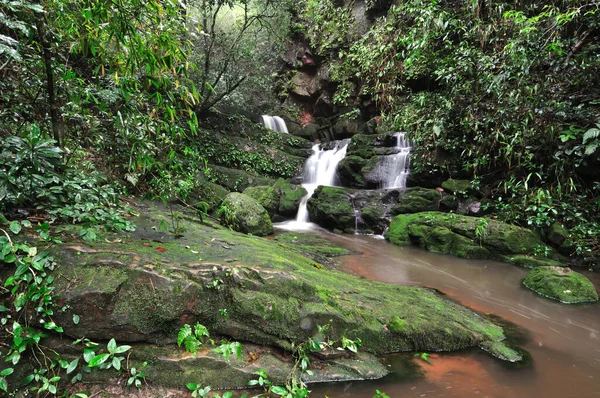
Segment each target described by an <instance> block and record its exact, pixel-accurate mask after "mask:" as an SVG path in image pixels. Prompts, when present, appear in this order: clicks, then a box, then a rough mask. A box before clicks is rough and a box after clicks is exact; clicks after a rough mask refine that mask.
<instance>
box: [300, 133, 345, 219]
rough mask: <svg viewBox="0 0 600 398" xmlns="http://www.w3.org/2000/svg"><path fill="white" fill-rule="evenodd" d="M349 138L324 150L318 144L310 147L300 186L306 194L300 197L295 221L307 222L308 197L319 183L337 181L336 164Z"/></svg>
mask: <svg viewBox="0 0 600 398" xmlns="http://www.w3.org/2000/svg"><path fill="white" fill-rule="evenodd" d="M349 142H350V140H349V139H347V140H343V141H339V142H338V143H337V144H336V145H335V147H334V148H333V149H330V150H324V149H320V148H319V144H315V145H313V147H312V155H310V157H309V158H308V160H307V161H306V165H305V166H304V174H303V177H304V179H303V182H302V187H303V188H304V189H306V191H307V192H308V195H306V196H305V197H303V198H302V201H301V202H300V207H299V208H298V214H297V215H296V222H298V223H308V222H309V217H308V208H307V203H308V199H310V197H311V196H312V195H313V193H314V192H315V190H316V189H317V187H318V186H319V185H327V186H335V185H336V183H337V182H338V181H337V174H336V171H337V166H338V163H340V161H341V160H342V159H344V157H346V150H347V149H348V143H349Z"/></svg>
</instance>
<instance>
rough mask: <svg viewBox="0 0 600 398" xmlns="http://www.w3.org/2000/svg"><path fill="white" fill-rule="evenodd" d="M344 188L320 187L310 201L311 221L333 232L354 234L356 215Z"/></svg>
mask: <svg viewBox="0 0 600 398" xmlns="http://www.w3.org/2000/svg"><path fill="white" fill-rule="evenodd" d="M349 199H350V198H349V196H348V192H347V191H346V190H345V189H344V188H339V187H325V186H319V187H318V188H317V189H316V190H315V192H314V194H313V195H312V196H311V198H310V199H309V200H308V213H309V214H310V220H311V221H313V222H315V223H317V224H319V225H321V226H323V227H325V228H328V229H331V230H336V229H337V230H340V231H344V232H349V233H351V232H354V226H355V213H354V208H353V207H352V204H351V203H350V200H349Z"/></svg>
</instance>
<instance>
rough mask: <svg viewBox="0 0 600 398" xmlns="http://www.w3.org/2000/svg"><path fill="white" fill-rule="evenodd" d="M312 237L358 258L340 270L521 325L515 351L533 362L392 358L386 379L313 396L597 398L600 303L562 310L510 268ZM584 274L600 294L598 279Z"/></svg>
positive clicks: (351, 239) (322, 389)
mask: <svg viewBox="0 0 600 398" xmlns="http://www.w3.org/2000/svg"><path fill="white" fill-rule="evenodd" d="M315 233H318V234H320V235H322V236H323V238H325V239H328V240H332V241H334V242H337V243H338V244H340V245H341V246H344V247H347V248H349V249H352V250H354V251H356V252H360V253H361V254H355V255H350V256H346V257H343V258H342V262H343V264H342V270H343V271H346V272H349V273H353V274H356V275H360V276H363V277H365V278H368V279H373V280H378V281H382V282H387V283H396V284H402V285H421V286H426V287H431V288H435V289H438V290H439V291H441V292H443V293H444V294H446V295H448V296H449V298H451V299H452V300H454V301H457V302H459V303H461V304H463V305H465V306H467V307H470V308H472V309H474V310H476V311H478V312H480V313H482V314H484V315H485V316H488V315H489V316H496V317H500V318H502V319H503V320H505V321H508V322H509V323H512V324H514V325H516V330H517V333H516V334H518V335H519V336H520V337H519V338H518V339H516V340H515V342H516V345H518V346H519V347H521V348H523V349H525V350H527V351H528V352H529V353H530V354H531V357H532V362H531V364H530V365H529V366H527V367H523V368H516V367H514V366H509V365H507V364H506V363H503V362H501V361H499V360H497V359H495V358H492V357H490V356H489V355H487V354H485V353H483V352H481V351H479V350H469V351H464V352H459V353H432V354H431V356H430V357H429V362H425V361H423V360H422V359H420V358H413V357H412V356H411V355H407V354H402V355H397V356H391V357H389V358H387V360H388V361H389V366H390V368H391V370H392V373H391V374H390V375H389V376H387V377H386V378H384V379H381V380H374V381H366V382H364V381H363V382H352V383H345V384H324V385H311V386H310V389H311V390H312V394H311V396H314V397H323V396H328V397H331V398H338V397H352V398H358V397H361V398H362V397H369V398H370V397H372V396H373V393H374V391H375V389H379V390H381V391H384V392H385V393H387V395H389V396H390V397H391V398H397V397H519V398H520V397H550V398H552V397H600V304H584V305H565V304H560V303H558V302H555V301H552V300H548V299H545V298H543V297H540V296H537V295H536V294H535V293H533V292H531V291H529V290H527V289H525V288H524V287H522V285H521V281H522V279H523V278H524V277H525V276H526V275H527V273H528V270H526V269H523V268H519V267H516V266H513V265H510V264H505V263H501V262H496V261H486V260H464V259H459V258H455V257H451V256H446V255H439V254H434V253H429V252H426V251H423V250H421V249H418V248H413V247H398V246H395V245H392V244H390V243H388V242H386V241H384V240H382V239H376V238H374V237H371V236H360V235H334V234H330V233H325V232H315ZM586 275H587V276H588V277H589V278H590V279H592V281H593V282H594V284H595V285H596V288H597V289H598V290H600V275H598V274H593V273H586ZM514 325H513V326H514ZM407 361H408V362H409V363H412V364H416V365H417V372H415V370H414V366H413V367H411V366H408V367H407V366H406V362H407Z"/></svg>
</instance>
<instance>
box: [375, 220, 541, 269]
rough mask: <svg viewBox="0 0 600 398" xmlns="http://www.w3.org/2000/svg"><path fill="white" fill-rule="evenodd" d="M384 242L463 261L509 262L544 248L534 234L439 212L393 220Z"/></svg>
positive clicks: (497, 223) (501, 223) (493, 221)
mask: <svg viewBox="0 0 600 398" xmlns="http://www.w3.org/2000/svg"><path fill="white" fill-rule="evenodd" d="M385 236H386V239H388V240H389V241H390V242H392V243H394V244H397V245H410V244H415V245H418V246H421V247H423V248H424V249H426V250H430V251H434V252H438V253H447V254H452V255H455V256H457V257H463V258H491V259H498V260H508V258H509V257H512V256H514V255H517V254H533V252H534V249H536V248H537V249H539V247H544V244H543V243H542V242H541V240H540V237H539V235H538V234H537V233H535V232H533V231H531V230H528V229H525V228H521V227H517V226H514V225H510V224H506V223H503V222H500V221H496V220H490V219H487V218H477V217H469V216H461V215H457V214H447V213H440V212H424V213H416V214H409V215H399V216H396V217H395V218H394V219H393V220H392V223H391V225H390V228H389V229H388V231H387V233H386V235H385Z"/></svg>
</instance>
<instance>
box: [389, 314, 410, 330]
mask: <svg viewBox="0 0 600 398" xmlns="http://www.w3.org/2000/svg"><path fill="white" fill-rule="evenodd" d="M388 327H389V328H390V330H391V331H392V332H395V333H402V332H404V330H405V329H406V322H404V320H403V319H401V318H399V317H397V316H395V317H394V318H392V320H391V321H389V322H388Z"/></svg>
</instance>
